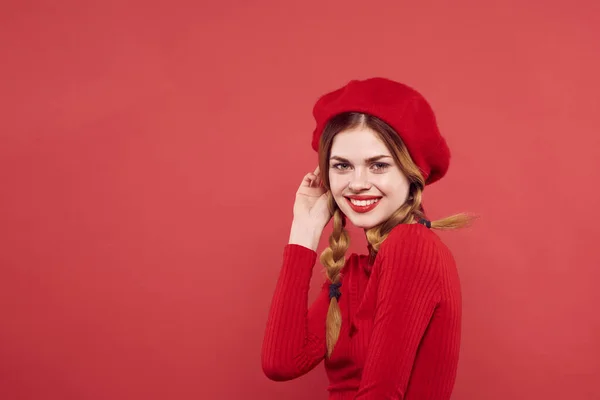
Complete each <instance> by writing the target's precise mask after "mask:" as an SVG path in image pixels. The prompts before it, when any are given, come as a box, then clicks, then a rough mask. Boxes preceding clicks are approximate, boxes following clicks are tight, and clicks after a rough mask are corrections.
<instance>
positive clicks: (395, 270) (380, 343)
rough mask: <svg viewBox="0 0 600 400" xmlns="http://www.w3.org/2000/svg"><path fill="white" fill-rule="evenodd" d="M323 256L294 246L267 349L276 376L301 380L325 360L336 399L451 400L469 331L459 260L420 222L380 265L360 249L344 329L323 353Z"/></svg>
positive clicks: (344, 298) (344, 306)
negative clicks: (314, 285) (316, 272)
mask: <svg viewBox="0 0 600 400" xmlns="http://www.w3.org/2000/svg"><path fill="white" fill-rule="evenodd" d="M316 259H317V254H316V253H315V252H314V251H312V250H310V249H308V248H306V247H303V246H299V245H294V244H288V245H287V246H286V247H285V249H284V255H283V266H282V268H281V272H280V275H279V280H278V282H277V286H276V288H275V293H274V296H273V301H272V304H271V309H270V312H269V318H268V321H267V328H266V332H265V337H264V342H263V348H262V367H263V371H264V373H265V374H266V375H267V377H269V378H270V379H272V380H276V381H284V380H289V379H294V378H296V377H298V376H301V375H303V374H305V373H307V372H308V371H310V370H311V369H313V368H314V367H315V366H316V365H317V364H319V363H320V362H321V360H323V359H324V360H325V370H326V372H327V375H328V377H329V387H328V390H329V399H330V400H334V399H335V400H349V399H353V400H366V399H374V400H375V399H376V400H383V399H406V400H442V399H449V398H450V394H451V392H452V388H453V386H454V381H455V378H456V370H457V364H458V354H459V347H460V330H461V294H460V282H459V277H458V273H457V270H456V265H455V263H454V259H453V257H452V255H451V253H450V251H449V250H448V248H447V247H446V246H445V245H444V244H443V243H442V242H441V240H440V239H439V238H438V236H437V235H436V234H435V233H433V232H432V231H431V230H429V229H427V228H426V227H425V226H423V225H420V224H409V225H406V224H403V225H399V226H397V227H395V228H394V229H393V230H392V232H391V233H390V235H389V236H388V238H387V239H386V240H385V241H384V242H383V244H382V245H381V247H380V251H379V253H378V255H377V257H376V259H375V262H374V264H373V265H372V266H370V265H369V263H368V256H367V255H357V254H352V255H351V256H350V257H349V258H348V259H347V260H346V264H345V266H344V269H343V270H342V272H343V277H342V287H341V293H342V295H341V297H340V299H339V304H340V309H341V311H342V318H343V320H342V328H341V331H340V336H339V339H338V342H337V344H336V346H335V348H334V350H333V353H332V354H331V358H327V357H325V354H326V345H325V319H326V315H327V309H328V307H329V285H328V282H325V283H324V284H323V286H322V290H321V292H320V293H319V296H318V298H317V299H316V300H315V302H314V303H313V304H312V305H311V307H310V308H309V307H308V292H309V285H310V280H311V276H312V270H313V267H314V264H315V261H316Z"/></svg>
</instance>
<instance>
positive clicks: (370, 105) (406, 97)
mask: <svg viewBox="0 0 600 400" xmlns="http://www.w3.org/2000/svg"><path fill="white" fill-rule="evenodd" d="M346 112H360V113H364V114H369V115H372V116H375V117H377V118H379V119H381V120H382V121H384V122H385V123H387V124H388V125H390V126H391V127H392V128H393V129H394V130H395V131H396V133H397V134H398V135H399V136H400V139H401V140H402V142H404V144H405V146H406V148H407V149H408V152H409V154H410V156H411V158H412V160H413V161H414V163H415V164H416V165H417V166H418V167H419V169H420V170H421V172H422V174H423V177H424V179H425V184H427V185H428V184H431V183H433V182H435V181H437V180H439V179H441V178H442V177H443V176H444V175H445V174H446V172H447V171H448V167H449V164H450V149H449V148H448V145H447V143H446V140H445V139H444V138H443V137H442V135H441V134H440V131H439V128H438V125H437V121H436V118H435V114H434V112H433V110H432V108H431V106H430V105H429V103H428V102H427V100H425V98H424V97H423V96H422V95H421V94H420V93H419V92H417V91H416V90H415V89H413V88H411V87H409V86H408V85H405V84H403V83H400V82H396V81H392V80H390V79H386V78H380V77H374V78H369V79H365V80H352V81H350V82H348V83H347V84H346V85H345V86H343V87H341V88H339V89H337V90H334V91H333V92H330V93H327V94H324V95H323V96H321V97H320V98H319V99H318V100H317V102H316V103H315V106H314V108H313V116H314V118H315V121H316V124H317V125H316V128H315V130H314V132H313V138H312V148H313V149H314V150H315V151H318V149H319V140H320V138H321V135H322V133H323V130H324V129H325V126H326V125H327V122H328V121H329V120H330V119H331V118H333V117H335V116H336V115H339V114H341V113H346Z"/></svg>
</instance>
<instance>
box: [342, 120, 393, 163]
mask: <svg viewBox="0 0 600 400" xmlns="http://www.w3.org/2000/svg"><path fill="white" fill-rule="evenodd" d="M374 155H391V154H390V152H389V150H388V149H387V147H386V146H385V144H384V143H383V141H382V140H381V139H380V138H379V136H378V135H377V133H376V132H375V131H374V130H372V129H370V128H366V127H358V128H354V129H348V130H344V131H342V132H340V133H338V134H337V135H335V137H334V138H333V143H332V145H331V157H333V156H338V157H343V158H347V159H355V160H362V159H366V158H369V157H373V156H374Z"/></svg>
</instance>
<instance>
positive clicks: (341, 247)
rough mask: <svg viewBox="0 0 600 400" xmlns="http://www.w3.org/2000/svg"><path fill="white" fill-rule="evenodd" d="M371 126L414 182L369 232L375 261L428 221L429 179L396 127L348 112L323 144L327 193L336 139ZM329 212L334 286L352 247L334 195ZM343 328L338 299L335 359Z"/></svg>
mask: <svg viewBox="0 0 600 400" xmlns="http://www.w3.org/2000/svg"><path fill="white" fill-rule="evenodd" d="M360 126H364V127H368V128H370V129H372V130H373V131H375V132H376V133H377V134H378V135H379V137H380V138H381V140H382V141H383V142H384V143H385V145H386V147H387V148H388V150H389V151H390V153H391V154H392V157H393V158H394V161H395V162H396V164H397V165H398V166H399V168H400V170H401V171H402V172H403V173H404V175H406V177H407V178H408V180H409V182H410V189H409V194H408V197H407V200H406V201H405V202H404V204H402V205H401V206H400V208H398V209H397V210H396V211H395V212H394V213H393V214H392V215H391V216H390V217H389V218H388V219H387V220H386V221H384V222H383V223H382V224H380V225H378V226H375V227H373V228H370V229H368V230H367V231H366V236H367V242H368V243H369V262H371V263H372V262H373V261H374V260H375V256H376V255H377V252H378V251H379V247H380V246H381V244H382V243H383V242H384V240H385V239H386V238H387V236H388V234H389V233H390V232H391V230H392V229H393V228H394V227H395V226H397V225H399V224H408V223H413V222H416V221H418V220H420V219H425V213H424V211H423V207H422V205H421V195H422V192H423V189H424V187H425V179H424V178H423V174H422V173H421V171H420V170H419V167H418V166H417V165H416V164H415V163H414V162H413V161H412V159H411V157H410V155H409V152H408V149H407V148H406V146H405V145H404V143H403V142H402V140H401V139H400V137H399V136H398V134H397V133H396V132H395V131H394V129H393V128H392V127H390V126H389V125H388V124H386V123H385V122H384V121H382V120H381V119H379V118H377V117H374V116H371V115H366V114H362V113H354V112H352V113H344V114H341V115H338V116H336V117H334V118H332V119H331V120H330V121H329V123H328V124H327V126H326V127H325V129H324V131H323V134H322V135H321V140H320V144H319V169H320V171H321V179H322V181H323V185H324V186H325V188H326V189H327V190H330V184H329V173H328V171H329V157H330V155H331V146H332V144H333V138H334V137H335V135H337V134H338V133H339V132H341V131H343V130H346V129H352V128H356V127H360ZM329 209H330V211H331V213H332V219H333V232H332V233H331V236H330V237H329V246H328V247H327V248H326V249H325V250H324V251H323V252H322V253H321V256H320V261H321V263H322V264H323V266H324V267H325V271H326V274H327V277H328V279H329V280H330V281H331V283H332V284H336V283H339V282H341V280H342V276H341V271H342V268H343V267H344V263H345V255H346V251H347V250H348V248H349V246H350V235H349V234H348V231H347V230H346V228H345V226H346V217H345V216H344V215H343V214H342V212H341V210H340V209H339V207H338V206H337V204H336V202H335V200H334V198H333V196H331V197H330V199H329ZM473 218H474V217H473V216H471V215H467V214H463V213H461V214H456V215H452V216H449V217H446V218H442V219H439V220H436V221H431V228H433V229H443V230H447V229H456V228H461V227H464V226H467V225H469V224H470V223H471V222H472V220H473ZM341 327H342V313H341V311H340V307H339V304H338V301H337V299H336V297H332V298H331V300H330V302H329V310H328V312H327V320H326V345H327V356H328V357H329V356H331V353H332V352H333V348H334V347H335V344H336V342H337V340H338V338H339V335H340V329H341Z"/></svg>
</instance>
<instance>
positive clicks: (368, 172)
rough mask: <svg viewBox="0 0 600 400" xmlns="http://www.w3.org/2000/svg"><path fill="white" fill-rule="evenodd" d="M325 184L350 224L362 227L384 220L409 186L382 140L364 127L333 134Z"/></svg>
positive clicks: (393, 210)
mask: <svg viewBox="0 0 600 400" xmlns="http://www.w3.org/2000/svg"><path fill="white" fill-rule="evenodd" d="M329 184H330V187H331V193H332V195H333V197H334V199H335V202H336V203H337V205H338V207H339V208H340V210H341V211H342V212H343V213H344V214H345V215H346V217H348V219H349V220H350V222H352V224H353V225H354V226H356V227H359V228H364V229H369V228H372V227H374V226H377V225H379V224H381V223H382V222H384V221H386V220H387V219H388V218H389V217H390V215H391V214H392V213H393V212H395V211H396V210H397V209H398V208H399V207H400V206H401V205H402V204H404V202H405V201H406V198H407V196H408V192H409V188H410V182H409V181H408V179H407V178H406V176H405V175H404V174H403V173H402V171H401V170H400V168H399V167H398V165H396V163H395V161H394V159H393V158H392V155H391V153H390V152H389V150H388V149H387V147H386V146H385V144H384V143H383V141H382V140H381V139H380V138H379V136H378V135H377V133H376V132H375V131H373V130H372V129H370V128H367V127H357V128H353V129H349V130H345V131H342V132H340V133H338V134H337V135H336V136H335V137H334V139H333V143H332V146H331V156H330V158H329Z"/></svg>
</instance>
